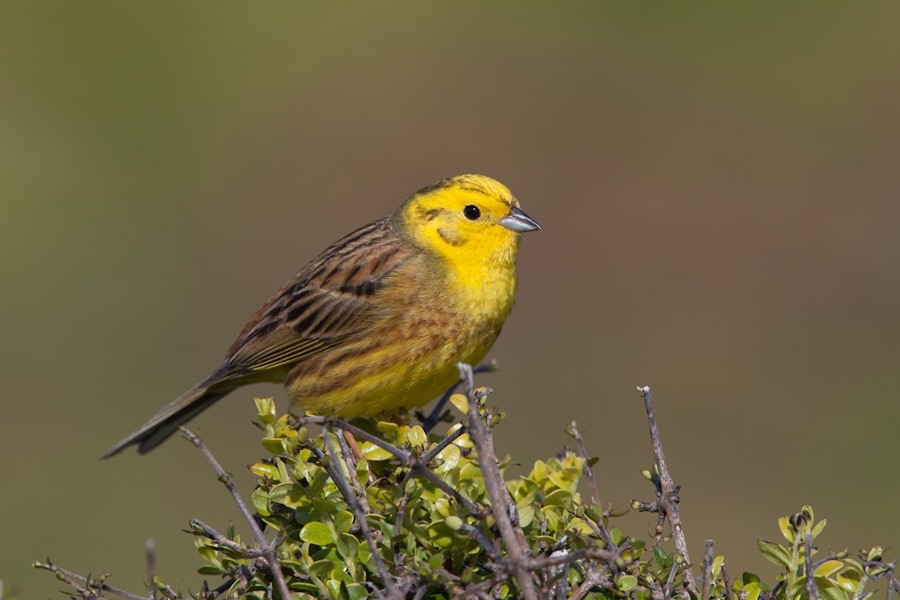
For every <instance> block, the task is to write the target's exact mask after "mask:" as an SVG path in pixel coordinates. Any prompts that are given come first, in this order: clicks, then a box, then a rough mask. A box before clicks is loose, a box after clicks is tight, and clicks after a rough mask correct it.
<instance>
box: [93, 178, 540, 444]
mask: <svg viewBox="0 0 900 600" xmlns="http://www.w3.org/2000/svg"><path fill="white" fill-rule="evenodd" d="M536 229H540V226H539V225H538V224H537V222H535V221H534V219H532V218H531V217H529V216H528V215H526V214H525V213H524V212H523V211H522V210H521V209H520V208H519V203H518V201H517V200H516V199H515V198H514V197H513V195H512V194H511V193H510V191H509V190H508V189H507V188H506V186H504V185H503V184H502V183H500V182H498V181H495V180H494V179H491V178H490V177H485V176H483V175H459V176H457V177H451V178H449V179H443V180H441V181H438V182H437V183H434V184H432V185H430V186H428V187H425V188H423V189H421V190H419V191H418V192H416V193H415V194H413V195H412V196H411V197H410V198H409V199H407V200H406V201H405V202H404V203H403V204H402V205H401V206H400V208H399V209H397V212H395V213H394V214H393V215H391V216H389V217H385V218H383V219H379V220H378V221H375V222H373V223H370V224H368V225H366V226H364V227H361V228H359V229H357V230H356V231H354V232H353V233H351V234H349V235H347V236H345V237H344V238H343V239H341V240H338V241H337V242H335V243H334V244H333V245H332V246H331V247H330V248H328V249H327V250H325V251H324V252H323V253H322V254H321V255H319V257H318V258H316V259H315V260H313V261H312V262H311V263H309V264H308V265H306V267H304V268H303V269H302V270H301V271H300V272H299V273H297V275H295V276H294V278H293V279H291V280H290V281H288V282H287V283H286V284H285V285H284V287H282V288H281V290H279V291H278V293H277V294H275V296H274V297H273V298H272V299H270V300H269V301H268V302H266V303H265V304H263V305H262V307H260V309H259V310H258V311H257V312H256V314H254V315H253V316H252V317H251V318H250V320H249V321H248V322H247V324H246V325H245V326H244V329H243V330H242V331H241V333H240V334H239V335H238V337H237V340H235V342H234V344H232V346H231V348H229V349H228V354H227V356H226V358H225V361H224V362H223V363H222V365H221V366H220V367H219V368H218V369H216V370H215V371H213V372H212V373H211V374H210V375H209V376H208V377H206V379H204V380H203V381H201V382H200V383H198V384H197V385H195V386H194V387H192V388H191V389H189V390H188V391H186V392H185V393H184V394H182V395H181V396H180V397H178V398H176V399H175V400H174V401H172V402H171V403H170V404H168V405H166V406H164V407H163V408H162V409H161V410H160V411H159V412H157V413H156V414H155V415H153V417H151V418H150V420H149V421H147V422H146V423H145V424H144V425H142V426H141V427H140V428H139V429H138V430H137V431H135V432H134V433H132V434H131V435H129V436H128V437H126V438H125V439H123V440H122V441H120V442H118V443H117V444H115V445H114V446H112V447H111V448H110V449H109V450H107V451H106V452H105V453H103V455H102V456H101V458H109V457H110V456H113V455H114V454H117V453H119V452H121V451H122V449H124V448H126V447H127V446H130V445H131V444H137V446H138V452H140V453H141V454H143V453H145V452H149V451H150V450H152V449H153V448H155V447H156V446H158V445H159V444H160V443H162V442H163V441H165V440H166V439H167V438H168V437H169V436H171V435H172V434H173V433H174V432H175V431H176V430H177V429H178V427H179V426H180V425H182V424H184V423H186V422H187V421H189V420H190V419H192V418H193V417H195V416H196V415H198V414H199V413H200V412H202V411H203V410H205V409H206V408H207V407H209V406H211V405H212V404H213V403H214V402H216V401H217V400H219V399H220V398H222V397H223V396H225V395H226V394H228V393H229V392H231V391H232V390H234V389H236V388H238V387H240V386H243V385H247V384H250V383H256V382H260V381H268V382H274V383H282V382H283V383H284V386H285V388H286V390H287V391H288V393H289V395H290V396H291V398H292V399H293V401H294V403H295V404H296V405H297V406H298V407H299V408H300V409H301V410H303V411H308V412H312V413H314V414H319V415H333V416H337V417H341V418H347V419H350V418H354V417H358V416H363V415H366V416H374V415H378V414H380V413H383V412H387V411H391V410H395V409H398V408H400V407H405V408H413V407H418V406H422V405H424V404H426V403H428V402H429V401H430V400H432V399H433V398H435V397H436V396H438V395H439V394H441V393H442V392H443V391H444V390H446V389H447V388H449V387H450V386H451V385H452V384H453V383H454V382H455V381H456V380H457V378H458V371H457V368H456V364H457V363H458V362H460V361H464V362H467V363H470V364H476V363H478V362H479V361H480V360H481V359H483V358H484V356H485V354H487V352H488V350H490V348H491V346H492V345H493V344H494V341H495V340H496V339H497V335H499V333H500V328H501V327H502V326H503V322H504V321H505V320H506V317H507V316H508V315H509V312H510V310H512V306H513V300H514V299H515V294H516V265H515V261H516V254H517V253H518V250H519V237H520V236H519V234H520V233H522V232H526V231H534V230H536Z"/></svg>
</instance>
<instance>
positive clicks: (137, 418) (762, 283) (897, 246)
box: [0, 2, 900, 598]
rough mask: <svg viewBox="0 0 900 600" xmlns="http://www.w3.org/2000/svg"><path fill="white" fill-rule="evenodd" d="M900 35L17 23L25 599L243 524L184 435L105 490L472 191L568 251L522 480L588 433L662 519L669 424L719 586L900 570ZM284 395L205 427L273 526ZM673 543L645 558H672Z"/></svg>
mask: <svg viewBox="0 0 900 600" xmlns="http://www.w3.org/2000/svg"><path fill="white" fill-rule="evenodd" d="M898 17H900V9H898V6H897V5H896V4H893V3H868V4H866V5H865V6H863V5H860V4H849V3H844V4H829V3H790V4H784V3H775V2H763V3H758V2H757V3H752V4H747V5H746V6H736V5H734V4H732V3H729V4H727V5H714V4H712V3H700V2H698V3H679V4H666V3H659V4H652V3H651V4H646V3H641V4H631V3H595V2H569V3H536V2H492V3H490V4H486V3H485V4H482V3H474V2H459V3H452V4H451V3H410V2H407V3H402V2H401V3H391V4H378V5H375V4H367V3H341V4H334V5H332V4H321V3H320V4H304V5H302V6H301V5H298V4H284V5H279V4H277V3H275V4H272V3H267V4H266V5H265V6H260V5H256V4H254V5H249V4H248V5H227V4H225V5H223V4H216V5H215V6H214V7H213V6H212V5H206V4H202V3H176V2H156V3H153V4H144V3H140V4H134V3H114V2H85V3H63V2H31V3H11V2H8V3H3V4H2V6H0V282H2V283H0V285H2V294H0V319H2V323H0V324H2V332H3V334H2V339H0V364H2V373H0V397H2V402H3V416H2V417H0V457H2V458H0V482H2V484H0V486H2V494H0V539H2V540H3V544H0V579H2V581H3V583H4V585H5V594H6V596H7V597H9V596H18V597H22V598H47V597H53V596H56V595H57V593H56V590H58V589H60V588H62V587H63V586H62V584H60V583H58V582H57V581H55V580H54V579H53V577H52V576H50V575H48V574H45V573H40V572H36V571H34V570H32V569H31V568H30V566H29V564H30V562H31V561H34V560H40V559H44V558H45V557H46V556H48V555H49V556H50V557H51V558H52V559H53V560H54V561H55V562H57V563H58V564H60V565H62V566H65V567H67V568H70V569H73V570H76V571H78V572H81V573H87V572H90V573H92V574H95V575H96V574H100V573H103V572H111V573H112V574H113V576H112V578H111V579H110V583H111V584H113V585H116V586H119V587H123V588H126V589H129V590H131V591H134V592H138V593H140V592H141V590H142V589H144V588H143V585H144V584H143V581H144V577H145V567H144V540H145V539H147V538H154V539H155V540H156V544H157V552H158V563H159V566H158V569H159V573H160V574H161V575H162V576H163V577H165V578H166V579H167V580H168V581H169V583H171V584H173V585H175V586H177V585H178V583H179V582H180V581H182V580H183V581H184V582H185V584H186V585H187V586H190V588H191V589H192V590H194V591H196V590H197V586H198V584H199V582H200V580H201V577H200V576H199V575H197V574H196V569H197V567H198V566H200V564H201V562H200V559H199V557H198V556H197V555H196V553H195V551H194V550H193V546H192V539H191V538H190V537H189V536H187V535H186V534H184V533H182V532H181V530H182V529H185V528H187V526H188V520H189V519H190V518H192V517H198V518H201V519H202V520H203V521H205V522H206V523H209V524H210V525H213V526H214V527H218V528H220V529H223V528H225V527H226V524H227V522H228V521H229V520H232V519H234V520H237V521H239V516H238V513H237V511H236V509H235V507H234V506H233V504H232V502H231V500H230V499H229V498H228V497H227V494H226V492H225V491H224V489H223V488H222V487H221V485H220V484H219V483H218V482H217V481H216V480H215V478H214V476H213V474H212V472H211V470H210V469H209V467H208V466H207V465H206V463H205V462H204V461H203V459H202V458H201V457H200V456H199V454H198V453H197V452H196V451H194V450H193V449H192V448H191V447H190V446H189V445H188V444H187V443H186V442H184V441H182V440H179V439H177V438H176V439H173V440H172V441H170V442H169V443H167V444H165V445H164V446H162V447H161V448H159V449H158V450H157V451H155V452H153V453H151V454H149V455H147V456H144V457H139V456H137V455H136V454H135V453H133V452H131V451H129V452H127V453H125V454H124V455H122V456H118V457H116V458H115V459H112V460H110V461H106V462H102V463H101V462H98V461H97V456H98V455H99V454H100V453H101V452H102V451H103V450H105V449H106V448H107V447H108V446H109V445H110V444H111V443H112V442H114V441H116V440H118V439H119V438H121V437H122V436H123V435H125V434H126V433H128V432H130V431H131V430H132V429H133V428H134V427H136V426H137V425H138V424H140V423H141V422H143V421H144V419H145V418H146V417H148V416H149V415H150V414H152V413H153V412H155V411H156V410H157V408H159V407H160V406H161V405H162V404H164V403H166V402H168V401H169V400H170V399H172V398H174V397H175V396H176V395H178V394H179V393H180V392H182V391H183V390H184V389H186V388H187V387H189V386H190V385H191V384H193V383H194V382H195V381H196V380H198V379H200V378H201V377H202V376H204V375H205V374H206V373H207V372H208V371H209V370H211V369H212V368H214V367H215V366H217V365H218V363H219V361H220V359H221V358H222V356H223V354H224V352H225V349H226V348H227V347H228V345H229V344H230V343H231V341H232V339H233V337H234V336H235V335H236V334H237V332H238V331H239V329H240V327H241V326H242V325H243V323H244V321H245V319H246V318H247V317H248V316H249V315H250V314H251V313H252V312H253V311H254V310H255V309H256V307H257V306H258V305H259V304H260V303H261V302H263V301H264V300H265V299H267V298H268V297H269V295H271V294H272V293H273V292H274V291H275V290H276V289H277V288H278V287H279V286H280V285H281V283H282V282H283V281H284V280H286V279H287V278H288V277H289V276H290V275H292V274H293V273H294V272H295V271H296V270H297V269H298V268H299V267H300V266H302V265H303V264H304V263H305V262H306V261H308V260H309V259H311V258H312V257H313V256H315V254H316V253H317V252H319V251H320V250H322V249H323V248H324V247H325V246H327V245H328V244H330V243H331V242H332V241H334V240H335V239H337V238H338V237H339V236H341V235H343V234H344V233H347V232H349V231H350V230H351V229H353V228H355V227H356V226H358V225H361V224H364V223H366V222H368V221H370V220H372V219H375V218H377V217H380V216H383V215H386V214H388V213H390V212H392V211H393V210H394V209H395V208H396V207H397V206H398V205H399V203H400V202H401V201H402V200H403V199H405V198H406V196H407V195H409V194H410V193H412V192H414V191H415V190H417V189H418V188H420V187H422V186H424V185H426V184H428V183H431V182H433V181H435V180H437V179H440V178H442V177H445V176H449V175H453V174H458V173H464V172H476V173H484V174H488V175H491V176H493V177H496V178H498V179H500V180H501V181H503V182H504V183H506V184H507V185H508V186H509V187H510V188H511V189H512V190H513V192H514V193H515V194H516V195H517V196H518V198H519V200H520V201H521V203H522V206H523V208H524V209H525V210H526V211H527V212H528V214H530V215H531V216H532V217H534V218H535V219H537V220H538V221H539V222H540V223H541V225H542V226H543V228H544V230H543V231H541V232H538V233H534V234H529V235H527V236H526V237H525V239H524V243H523V247H522V252H521V254H520V259H519V265H520V289H519V297H518V303H517V306H516V310H515V311H514V313H513V315H512V317H511V318H510V319H509V321H508V322H507V324H506V327H505V329H504V332H503V335H502V336H501V339H500V340H499V342H498V343H497V345H496V346H495V347H494V349H493V351H492V352H491V354H490V356H492V357H494V358H496V359H497V360H498V361H499V363H500V365H501V367H502V371H501V372H499V373H496V374H492V375H484V376H482V377H481V378H480V382H481V383H482V384H485V385H490V386H492V387H493V388H494V389H495V390H496V393H495V394H494V396H493V397H492V398H493V402H495V403H496V404H498V405H500V406H501V407H502V408H503V409H504V410H505V411H506V412H507V414H508V418H507V419H506V420H505V421H504V422H503V424H502V425H501V427H500V428H499V429H498V430H497V432H496V439H497V445H498V453H499V454H511V455H512V456H513V457H515V460H516V461H517V462H518V463H520V465H521V467H520V468H519V470H518V471H515V470H514V471H512V472H511V473H510V474H516V473H520V472H521V471H522V470H524V469H527V468H529V466H530V464H531V463H532V462H533V461H534V460H536V459H540V458H545V457H548V456H551V455H553V454H554V453H555V452H556V451H557V450H558V449H560V448H561V447H563V446H564V445H566V444H570V443H571V442H570V440H569V439H568V438H567V437H566V435H565V433H564V431H563V429H564V426H565V425H566V423H568V422H569V421H571V420H573V419H577V421H578V423H579V424H580V427H581V429H582V430H583V431H584V433H585V436H586V438H587V440H588V446H589V449H590V451H591V453H593V454H595V455H597V456H599V457H600V462H599V463H598V465H597V467H596V475H597V478H598V481H599V485H600V493H601V495H602V497H603V498H604V499H605V500H606V501H608V502H610V503H611V504H612V505H613V506H616V507H620V508H624V507H625V506H626V505H627V504H628V502H629V501H630V500H631V499H632V498H640V499H646V500H649V499H652V496H653V493H652V489H651V487H650V485H649V484H648V483H647V482H646V481H645V480H643V479H642V478H641V476H640V474H639V472H640V470H641V469H644V468H647V467H649V466H650V464H651V461H652V456H651V451H650V447H649V441H648V436H647V426H646V418H645V415H644V411H643V406H642V403H641V401H640V398H639V396H638V394H637V392H636V390H635V386H637V385H650V386H652V388H653V391H654V397H655V400H656V405H657V411H658V418H659V422H660V426H661V428H662V433H663V441H664V443H665V447H666V451H667V455H668V459H669V461H670V468H671V470H672V473H673V475H674V477H675V479H676V480H677V483H679V484H681V485H682V486H683V488H682V494H681V499H682V504H681V507H682V517H683V520H684V523H685V528H686V532H687V538H688V541H689V544H690V546H691V551H692V553H693V557H694V559H695V560H697V561H699V560H700V557H701V556H702V552H703V544H704V539H706V538H712V539H714V540H715V542H716V552H717V553H718V554H724V555H725V556H726V566H727V567H728V569H729V571H730V573H731V575H732V576H737V575H739V574H740V572H741V571H744V570H749V571H755V572H759V573H761V574H763V575H766V574H770V573H772V572H773V571H772V570H770V569H769V567H768V566H767V563H765V561H764V559H763V558H762V557H761V555H759V554H758V552H757V551H756V539H757V538H761V537H762V538H768V539H778V538H779V533H778V529H777V526H776V520H777V518H778V517H779V516H782V515H788V514H791V513H793V512H796V511H797V510H799V509H800V508H801V506H802V505H803V504H804V503H810V504H812V505H813V507H814V508H815V509H816V513H817V517H827V518H828V520H829V526H828V528H827V529H826V531H825V533H824V534H823V537H822V538H820V540H821V542H822V543H821V546H823V547H826V548H827V547H828V546H829V545H831V546H833V547H845V546H846V547H849V549H850V550H851V551H855V549H857V548H858V547H860V546H871V545H874V544H876V543H877V544H883V545H886V546H890V547H891V548H892V549H893V553H891V552H889V553H888V556H890V557H894V558H896V556H897V554H896V553H897V551H898V550H900V523H898V519H897V516H896V508H897V506H898V504H900V483H898V477H897V458H898V456H900V443H898V438H897V423H898V417H900V403H898V401H897V398H898V395H900V372H898V368H897V366H898V364H900V311H898V307H900V276H898V272H897V262H898V255H900V240H898V238H897V234H896V232H897V228H898V222H900V201H898V196H900V162H898V157H900V118H898V117H900V114H898V107H900V77H898V73H900V37H898V36H897V28H896V23H897V18H898ZM272 394H274V395H275V397H276V398H278V399H280V402H281V403H280V406H281V407H282V409H283V408H285V403H284V395H283V393H282V391H281V390H280V389H279V388H277V387H274V386H270V387H266V386H259V387H254V388H248V389H245V390H242V391H239V392H237V393H235V394H232V395H231V396H229V397H228V398H227V399H226V400H225V401H223V402H222V403H221V404H220V405H217V406H216V407H215V408H214V409H213V410H211V411H209V412H207V413H205V414H204V415H203V416H202V417H200V418H198V419H197V420H196V421H194V423H193V425H194V427H195V429H198V430H199V431H200V433H201V435H203V437H204V439H205V440H206V442H207V443H208V445H209V446H210V447H211V449H212V450H213V451H214V452H215V453H216V454H217V456H218V457H219V459H220V460H221V461H222V462H223V463H224V464H225V465H226V466H227V467H228V468H229V469H231V470H232V471H233V472H234V473H235V474H236V476H237V477H238V482H239V484H240V485H241V486H242V489H243V490H244V491H245V495H249V491H250V489H251V487H252V479H251V477H250V476H249V474H248V472H247V471H246V468H245V466H246V465H248V464H250V463H252V462H254V460H255V459H256V458H257V457H258V456H261V452H262V450H261V448H260V446H259V441H258V434H257V431H256V429H254V428H253V426H252V425H251V424H250V421H251V419H252V417H253V415H254V414H255V413H254V408H253V404H252V402H251V398H252V397H253V396H254V395H272ZM654 522H655V520H654V519H653V518H652V517H651V516H648V515H629V516H628V517H626V518H625V520H623V521H622V522H621V526H622V527H623V528H624V529H625V530H626V531H629V532H631V533H634V534H636V535H646V533H647V531H648V529H649V528H651V527H652V525H653V524H654Z"/></svg>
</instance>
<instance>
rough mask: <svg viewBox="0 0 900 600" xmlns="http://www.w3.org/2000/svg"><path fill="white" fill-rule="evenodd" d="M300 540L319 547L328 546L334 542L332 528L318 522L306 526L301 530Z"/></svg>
mask: <svg viewBox="0 0 900 600" xmlns="http://www.w3.org/2000/svg"><path fill="white" fill-rule="evenodd" d="M300 539H301V540H303V541H304V542H309V543H310V544H315V545H317V546H328V545H330V544H331V543H332V542H334V537H333V535H332V533H331V528H330V527H328V526H327V525H325V524H324V523H320V522H318V521H313V522H312V523H307V524H306V525H304V526H303V529H301V530H300Z"/></svg>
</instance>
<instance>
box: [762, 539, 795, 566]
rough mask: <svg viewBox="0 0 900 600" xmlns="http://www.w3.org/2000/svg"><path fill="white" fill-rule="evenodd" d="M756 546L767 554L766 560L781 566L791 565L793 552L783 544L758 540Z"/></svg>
mask: <svg viewBox="0 0 900 600" xmlns="http://www.w3.org/2000/svg"><path fill="white" fill-rule="evenodd" d="M756 547H757V548H759V551H760V552H762V555H763V556H765V557H766V560H768V561H769V562H771V563H773V564H776V565H778V566H779V567H785V568H788V567H790V566H791V553H790V552H788V551H787V549H785V548H784V547H783V546H780V545H778V544H776V543H774V542H766V541H763V540H758V541H757V542H756Z"/></svg>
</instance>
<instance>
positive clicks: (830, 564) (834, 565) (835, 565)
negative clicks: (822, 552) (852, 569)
mask: <svg viewBox="0 0 900 600" xmlns="http://www.w3.org/2000/svg"><path fill="white" fill-rule="evenodd" d="M843 568H844V563H842V562H841V561H839V560H826V561H825V562H823V563H822V564H821V565H819V567H818V568H817V569H816V570H815V571H814V572H813V576H814V577H828V576H830V575H831V574H832V573H834V572H835V571H838V570H840V569H843Z"/></svg>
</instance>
